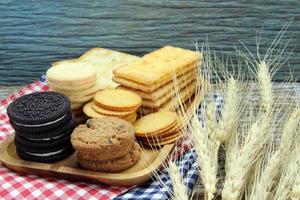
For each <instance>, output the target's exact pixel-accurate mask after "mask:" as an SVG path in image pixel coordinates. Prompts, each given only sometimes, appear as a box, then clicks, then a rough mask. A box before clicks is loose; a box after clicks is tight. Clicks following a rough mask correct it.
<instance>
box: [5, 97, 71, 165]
mask: <svg viewBox="0 0 300 200" xmlns="http://www.w3.org/2000/svg"><path fill="white" fill-rule="evenodd" d="M7 114H8V116H9V120H10V123H11V125H12V127H13V128H14V129H15V146H16V151H17V154H18V155H19V156H20V157H21V158H22V159H24V160H29V161H34V162H42V163H51V162H56V161H59V160H62V159H64V158H66V157H68V156H69V155H70V154H72V153H73V151H74V150H73V148H72V145H71V142H70V136H71V133H72V131H73V130H74V128H75V117H74V115H73V114H72V111H71V104H70V101H69V99H68V98H67V97H66V96H64V95H62V94H59V93H56V92H37V93H32V94H28V95H24V96H22V97H20V98H18V99H16V100H15V101H14V102H12V103H11V104H10V105H9V106H8V108H7Z"/></svg>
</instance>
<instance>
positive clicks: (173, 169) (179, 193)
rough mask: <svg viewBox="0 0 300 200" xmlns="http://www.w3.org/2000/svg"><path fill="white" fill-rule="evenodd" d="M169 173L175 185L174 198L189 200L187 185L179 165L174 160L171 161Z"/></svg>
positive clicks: (175, 199) (176, 199)
mask: <svg viewBox="0 0 300 200" xmlns="http://www.w3.org/2000/svg"><path fill="white" fill-rule="evenodd" d="M169 175H170V179H171V182H172V186H173V195H172V196H173V199H174V200H188V193H187V190H186V186H185V185H184V184H183V180H182V177H181V175H180V172H179V170H178V167H177V166H176V165H175V163H174V162H172V161H170V162H169Z"/></svg>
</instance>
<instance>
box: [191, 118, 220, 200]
mask: <svg viewBox="0 0 300 200" xmlns="http://www.w3.org/2000/svg"><path fill="white" fill-rule="evenodd" d="M190 129H191V133H192V141H193V144H194V148H195V151H196V153H197V156H198V158H197V162H198V164H199V171H200V174H201V180H202V183H203V185H204V189H205V199H206V200H211V199H213V198H214V194H215V193H216V184H217V182H218V180H217V172H218V167H217V166H218V153H217V152H218V149H219V143H218V142H216V143H215V142H214V141H212V140H210V139H209V137H208V135H207V134H205V131H204V128H203V127H202V124H201V122H200V121H199V119H198V117H197V116H194V117H193V118H192V120H191V124H190Z"/></svg>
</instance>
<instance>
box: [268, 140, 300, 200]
mask: <svg viewBox="0 0 300 200" xmlns="http://www.w3.org/2000/svg"><path fill="white" fill-rule="evenodd" d="M299 151H300V144H299V142H298V144H297V145H296V147H295V148H294V151H292V153H290V156H289V158H288V159H289V161H288V162H287V163H286V164H285V166H284V169H283V173H282V175H281V177H280V180H279V183H278V186H277V188H276V192H275V195H274V197H273V199H274V200H287V199H293V198H294V197H295V198H294V199H299V195H298V194H299V193H298V194H297V191H298V188H297V187H298V186H297V185H295V183H298V182H299V179H298V180H296V178H298V177H299V172H300V154H299ZM294 186H295V190H294ZM295 191H296V192H295ZM294 192H295V193H294Z"/></svg>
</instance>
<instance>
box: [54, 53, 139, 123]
mask: <svg viewBox="0 0 300 200" xmlns="http://www.w3.org/2000/svg"><path fill="white" fill-rule="evenodd" d="M137 59H139V57H137V56H133V55H130V54H126V53H122V52H118V51H112V50H109V49H103V48H92V49H90V50H89V51H87V52H86V53H84V54H83V55H82V56H80V57H79V58H75V59H69V60H63V61H58V62H54V63H53V64H52V67H54V66H57V65H64V64H68V63H73V64H76V63H79V65H88V66H91V67H93V68H94V69H95V71H96V74H97V76H96V83H95V87H94V88H93V90H91V89H90V90H88V91H82V90H77V89H78V88H77V89H76V88H74V89H76V90H77V91H74V90H72V91H68V90H64V89H59V88H55V87H51V83H50V84H49V86H50V88H52V90H55V91H57V92H60V93H62V94H65V95H67V96H69V97H70V99H71V102H72V110H73V112H74V114H75V115H76V119H77V122H78V123H84V122H85V120H86V118H87V117H86V116H85V114H84V113H83V106H84V105H85V104H86V102H88V101H90V100H91V99H92V98H93V96H94V95H95V93H96V92H97V91H99V90H102V89H106V88H115V87H116V86H117V85H118V84H116V83H115V82H113V81H112V76H113V74H112V71H113V70H114V69H116V68H118V67H120V66H122V65H124V64H125V65H126V64H129V63H131V62H133V61H136V60H137ZM86 93H90V94H92V95H89V97H88V98H85V99H84V102H82V99H78V98H73V96H74V95H75V96H76V97H78V95H79V96H80V95H83V94H86Z"/></svg>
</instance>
